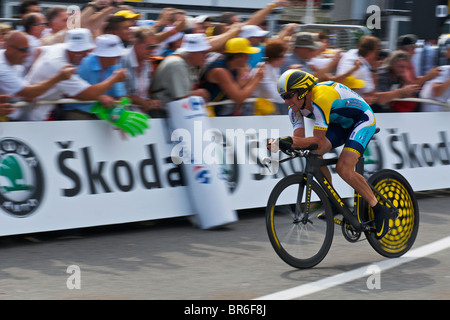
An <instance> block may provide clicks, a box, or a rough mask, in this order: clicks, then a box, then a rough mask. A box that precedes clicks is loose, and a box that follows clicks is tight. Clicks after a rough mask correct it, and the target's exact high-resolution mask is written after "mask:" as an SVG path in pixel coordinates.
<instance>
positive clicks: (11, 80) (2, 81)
mask: <svg viewBox="0 0 450 320" xmlns="http://www.w3.org/2000/svg"><path fill="white" fill-rule="evenodd" d="M24 70H25V68H24V67H23V66H22V65H11V64H9V62H8V60H6V57H5V50H1V51H0V94H8V95H11V96H14V95H16V94H17V93H18V92H20V91H21V90H22V89H23V88H25V87H26V86H27V83H26V81H25V80H24V79H23V74H24ZM22 112H23V110H22V109H21V108H17V109H15V110H14V111H13V112H12V113H11V114H9V115H8V118H10V119H14V120H17V119H18V118H19V117H20V115H21V113H22Z"/></svg>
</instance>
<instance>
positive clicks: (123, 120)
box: [90, 98, 150, 137]
mask: <svg viewBox="0 0 450 320" xmlns="http://www.w3.org/2000/svg"><path fill="white" fill-rule="evenodd" d="M129 104H130V99H128V98H123V99H122V100H120V101H119V102H118V103H117V104H116V106H115V107H112V108H107V107H104V106H103V105H102V104H101V102H99V101H97V102H96V103H95V104H94V105H93V106H92V108H91V110H90V111H91V112H92V113H94V114H95V115H96V116H97V117H99V118H100V119H102V120H105V121H106V122H108V123H109V124H111V125H113V126H115V127H117V128H119V129H121V130H123V131H125V132H127V133H128V134H130V135H131V136H133V137H135V136H137V135H139V134H143V133H144V131H145V130H146V129H148V128H149V125H148V123H147V122H148V120H149V119H150V117H149V116H147V115H145V114H142V113H139V112H132V111H128V110H127V109H126V108H125V106H127V105H129Z"/></svg>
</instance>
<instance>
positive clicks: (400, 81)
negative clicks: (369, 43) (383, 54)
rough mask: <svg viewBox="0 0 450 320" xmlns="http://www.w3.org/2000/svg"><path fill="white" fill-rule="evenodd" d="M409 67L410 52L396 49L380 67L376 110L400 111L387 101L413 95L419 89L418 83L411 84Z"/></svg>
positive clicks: (374, 107)
mask: <svg viewBox="0 0 450 320" xmlns="http://www.w3.org/2000/svg"><path fill="white" fill-rule="evenodd" d="M408 67H409V56H408V54H407V53H406V52H404V51H395V52H393V53H392V54H391V55H390V56H389V57H388V58H387V59H386V61H385V64H384V65H383V66H382V67H381V68H379V70H378V89H377V92H376V93H375V96H376V98H377V100H376V101H377V104H375V105H373V106H372V107H373V109H374V112H388V111H400V110H396V109H392V108H391V107H390V106H389V105H387V103H389V102H391V101H392V100H394V99H399V98H406V97H411V96H413V95H414V94H415V92H417V91H418V90H419V86H418V85H415V84H409V83H408V81H407V72H408ZM405 112H406V111H405Z"/></svg>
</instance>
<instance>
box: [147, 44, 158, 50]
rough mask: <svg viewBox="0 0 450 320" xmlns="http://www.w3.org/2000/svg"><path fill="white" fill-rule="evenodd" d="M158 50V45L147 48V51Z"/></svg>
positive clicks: (150, 45)
mask: <svg viewBox="0 0 450 320" xmlns="http://www.w3.org/2000/svg"><path fill="white" fill-rule="evenodd" d="M156 48H158V45H157V44H149V45H148V46H147V50H155V49H156Z"/></svg>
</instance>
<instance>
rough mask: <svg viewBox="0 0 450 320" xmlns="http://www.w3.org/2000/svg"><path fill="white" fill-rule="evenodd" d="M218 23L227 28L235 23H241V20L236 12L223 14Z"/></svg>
mask: <svg viewBox="0 0 450 320" xmlns="http://www.w3.org/2000/svg"><path fill="white" fill-rule="evenodd" d="M217 21H218V22H220V23H224V24H225V25H227V26H230V25H232V24H234V23H239V22H241V21H242V20H241V18H240V17H239V16H238V15H237V14H236V13H234V12H229V11H227V12H222V14H221V15H220V16H219V18H218V19H217Z"/></svg>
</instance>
